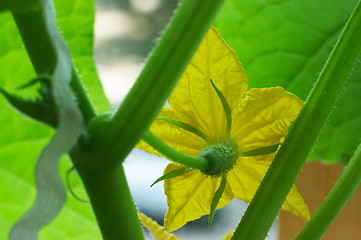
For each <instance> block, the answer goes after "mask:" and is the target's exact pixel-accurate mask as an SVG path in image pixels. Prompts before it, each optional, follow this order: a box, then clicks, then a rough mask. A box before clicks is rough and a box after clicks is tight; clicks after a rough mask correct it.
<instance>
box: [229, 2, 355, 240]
mask: <svg viewBox="0 0 361 240" xmlns="http://www.w3.org/2000/svg"><path fill="white" fill-rule="evenodd" d="M360 39H361V4H360V2H359V3H358V5H357V7H356V8H355V11H354V12H353V13H352V15H351V17H350V19H349V21H348V23H347V24H346V26H345V28H344V31H343V32H342V34H341V36H340V38H339V40H338V42H337V43H336V45H335V47H334V49H333V51H332V53H331V55H330V57H329V59H328V61H327V63H326V64H325V66H324V68H323V70H322V72H321V74H320V76H319V78H318V80H317V83H316V85H315V86H314V88H313V89H312V91H311V94H310V96H309V97H308V99H307V101H306V104H305V106H304V107H303V109H302V111H301V113H300V115H299V117H298V118H297V119H296V121H295V123H294V125H293V127H292V128H291V130H290V133H289V134H288V136H287V138H286V140H285V142H284V143H283V145H282V147H281V149H280V150H279V152H278V154H277V156H276V158H275V159H274V161H273V163H272V165H271V167H270V168H269V170H268V172H267V174H266V176H265V178H264V179H263V181H262V183H261V185H260V187H259V189H258V191H257V193H256V194H255V196H254V198H253V200H252V201H251V203H250V205H249V207H248V209H247V211H246V213H245V215H244V216H243V218H242V221H241V222H240V224H239V225H238V227H237V229H236V231H235V233H234V235H233V237H232V239H247V240H251V239H264V238H265V237H266V236H267V232H268V231H269V229H270V227H271V225H272V223H273V221H274V219H275V218H276V216H277V214H278V211H279V209H280V208H281V206H282V204H283V202H284V201H285V199H286V196H287V194H288V192H289V191H290V189H291V187H292V184H293V182H294V181H295V179H296V177H297V175H298V173H299V171H300V170H301V168H302V165H303V164H304V162H305V160H306V158H307V155H308V153H309V151H310V150H311V147H312V145H313V143H314V141H315V139H316V137H317V135H318V133H319V132H320V130H321V127H322V126H323V124H324V122H325V121H326V119H327V116H328V115H329V113H330V111H331V109H332V107H333V105H334V103H335V101H336V99H337V97H338V95H339V94H340V92H341V91H342V89H343V87H344V85H345V83H346V82H347V79H348V77H349V75H350V73H351V71H352V68H353V66H354V65H355V63H356V61H357V59H358V57H359V55H360V53H361V41H360ZM256 219H257V220H256Z"/></svg>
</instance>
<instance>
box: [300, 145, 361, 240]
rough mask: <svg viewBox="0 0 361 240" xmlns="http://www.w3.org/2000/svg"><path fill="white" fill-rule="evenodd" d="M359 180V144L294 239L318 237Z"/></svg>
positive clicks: (360, 166)
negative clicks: (333, 184) (325, 196)
mask: <svg viewBox="0 0 361 240" xmlns="http://www.w3.org/2000/svg"><path fill="white" fill-rule="evenodd" d="M360 182H361V144H360V145H359V147H358V149H357V151H356V153H355V154H354V155H353V157H352V158H351V160H350V162H349V163H348V164H347V167H346V168H345V170H344V171H343V173H342V175H341V177H340V178H339V179H338V181H337V183H336V184H335V186H334V187H333V189H332V190H331V192H330V193H329V194H328V196H327V198H326V199H325V201H324V202H323V203H322V204H321V206H320V207H319V208H318V209H317V211H316V213H315V214H314V215H313V217H312V218H311V220H310V221H309V222H308V223H307V225H306V226H305V227H304V228H303V229H302V231H301V232H300V234H299V235H298V236H297V238H296V240H313V239H315V240H316V239H320V238H321V237H322V235H323V234H324V233H325V232H326V230H327V228H328V227H329V226H330V225H331V223H332V222H333V221H334V220H335V219H336V217H337V215H338V214H339V213H340V212H341V210H342V208H343V207H344V206H345V205H346V203H347V201H348V200H349V199H350V198H351V197H352V194H353V193H354V191H355V190H356V188H357V187H358V185H359V184H360Z"/></svg>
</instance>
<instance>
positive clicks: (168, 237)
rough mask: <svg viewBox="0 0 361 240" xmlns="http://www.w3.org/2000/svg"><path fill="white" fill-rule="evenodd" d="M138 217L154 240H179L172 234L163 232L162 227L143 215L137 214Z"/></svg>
mask: <svg viewBox="0 0 361 240" xmlns="http://www.w3.org/2000/svg"><path fill="white" fill-rule="evenodd" d="M138 216H139V219H140V221H141V222H142V224H143V226H144V227H146V228H148V230H149V231H150V233H151V234H152V235H153V237H154V239H155V240H181V239H180V238H177V237H176V236H175V235H174V234H172V233H169V232H167V231H164V229H163V227H162V226H159V225H158V223H157V222H155V221H153V220H152V219H151V218H149V217H147V216H146V215H145V214H144V213H141V212H138Z"/></svg>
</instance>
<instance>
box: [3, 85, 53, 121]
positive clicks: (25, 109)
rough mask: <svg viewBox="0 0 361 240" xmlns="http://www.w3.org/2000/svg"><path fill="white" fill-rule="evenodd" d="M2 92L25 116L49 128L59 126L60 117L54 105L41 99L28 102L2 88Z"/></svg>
mask: <svg viewBox="0 0 361 240" xmlns="http://www.w3.org/2000/svg"><path fill="white" fill-rule="evenodd" d="M0 92H1V93H2V94H3V96H4V97H5V98H6V100H7V101H8V102H9V103H10V104H11V105H12V106H13V107H14V108H16V109H17V110H18V111H20V112H22V113H23V114H25V115H27V116H29V117H31V118H33V119H36V120H38V121H40V122H42V123H45V124H47V125H49V126H52V127H56V126H57V124H58V117H57V112H56V107H55V105H54V104H51V103H49V102H44V101H42V100H40V99H37V100H26V99H23V98H21V97H19V96H16V95H13V94H10V93H8V92H7V91H5V90H4V89H2V88H0Z"/></svg>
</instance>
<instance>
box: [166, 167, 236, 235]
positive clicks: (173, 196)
mask: <svg viewBox="0 0 361 240" xmlns="http://www.w3.org/2000/svg"><path fill="white" fill-rule="evenodd" d="M179 167H180V166H179V165H175V164H172V163H171V164H169V165H168V166H167V168H166V169H165V171H164V173H167V172H169V171H172V170H174V169H177V168H179ZM220 183H221V178H212V177H209V176H206V175H204V174H202V173H200V172H199V171H197V170H193V171H190V172H188V173H186V174H184V175H182V176H179V177H176V178H172V179H167V180H165V181H164V191H165V194H166V195H167V204H168V212H167V214H166V216H165V220H164V226H165V227H166V229H167V231H170V232H171V231H174V230H177V229H178V228H180V227H182V226H183V225H184V224H186V223H187V222H189V221H192V220H195V219H198V218H200V217H201V216H203V215H205V214H209V211H210V207H211V202H212V199H213V196H214V194H215V192H216V191H217V189H218V187H219V185H220ZM232 199H233V193H232V191H231V189H230V186H229V185H228V184H227V185H226V189H225V191H224V192H223V195H222V197H221V199H220V200H219V203H218V205H217V209H218V208H221V207H223V206H225V205H227V204H228V203H229V202H231V200H232Z"/></svg>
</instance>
